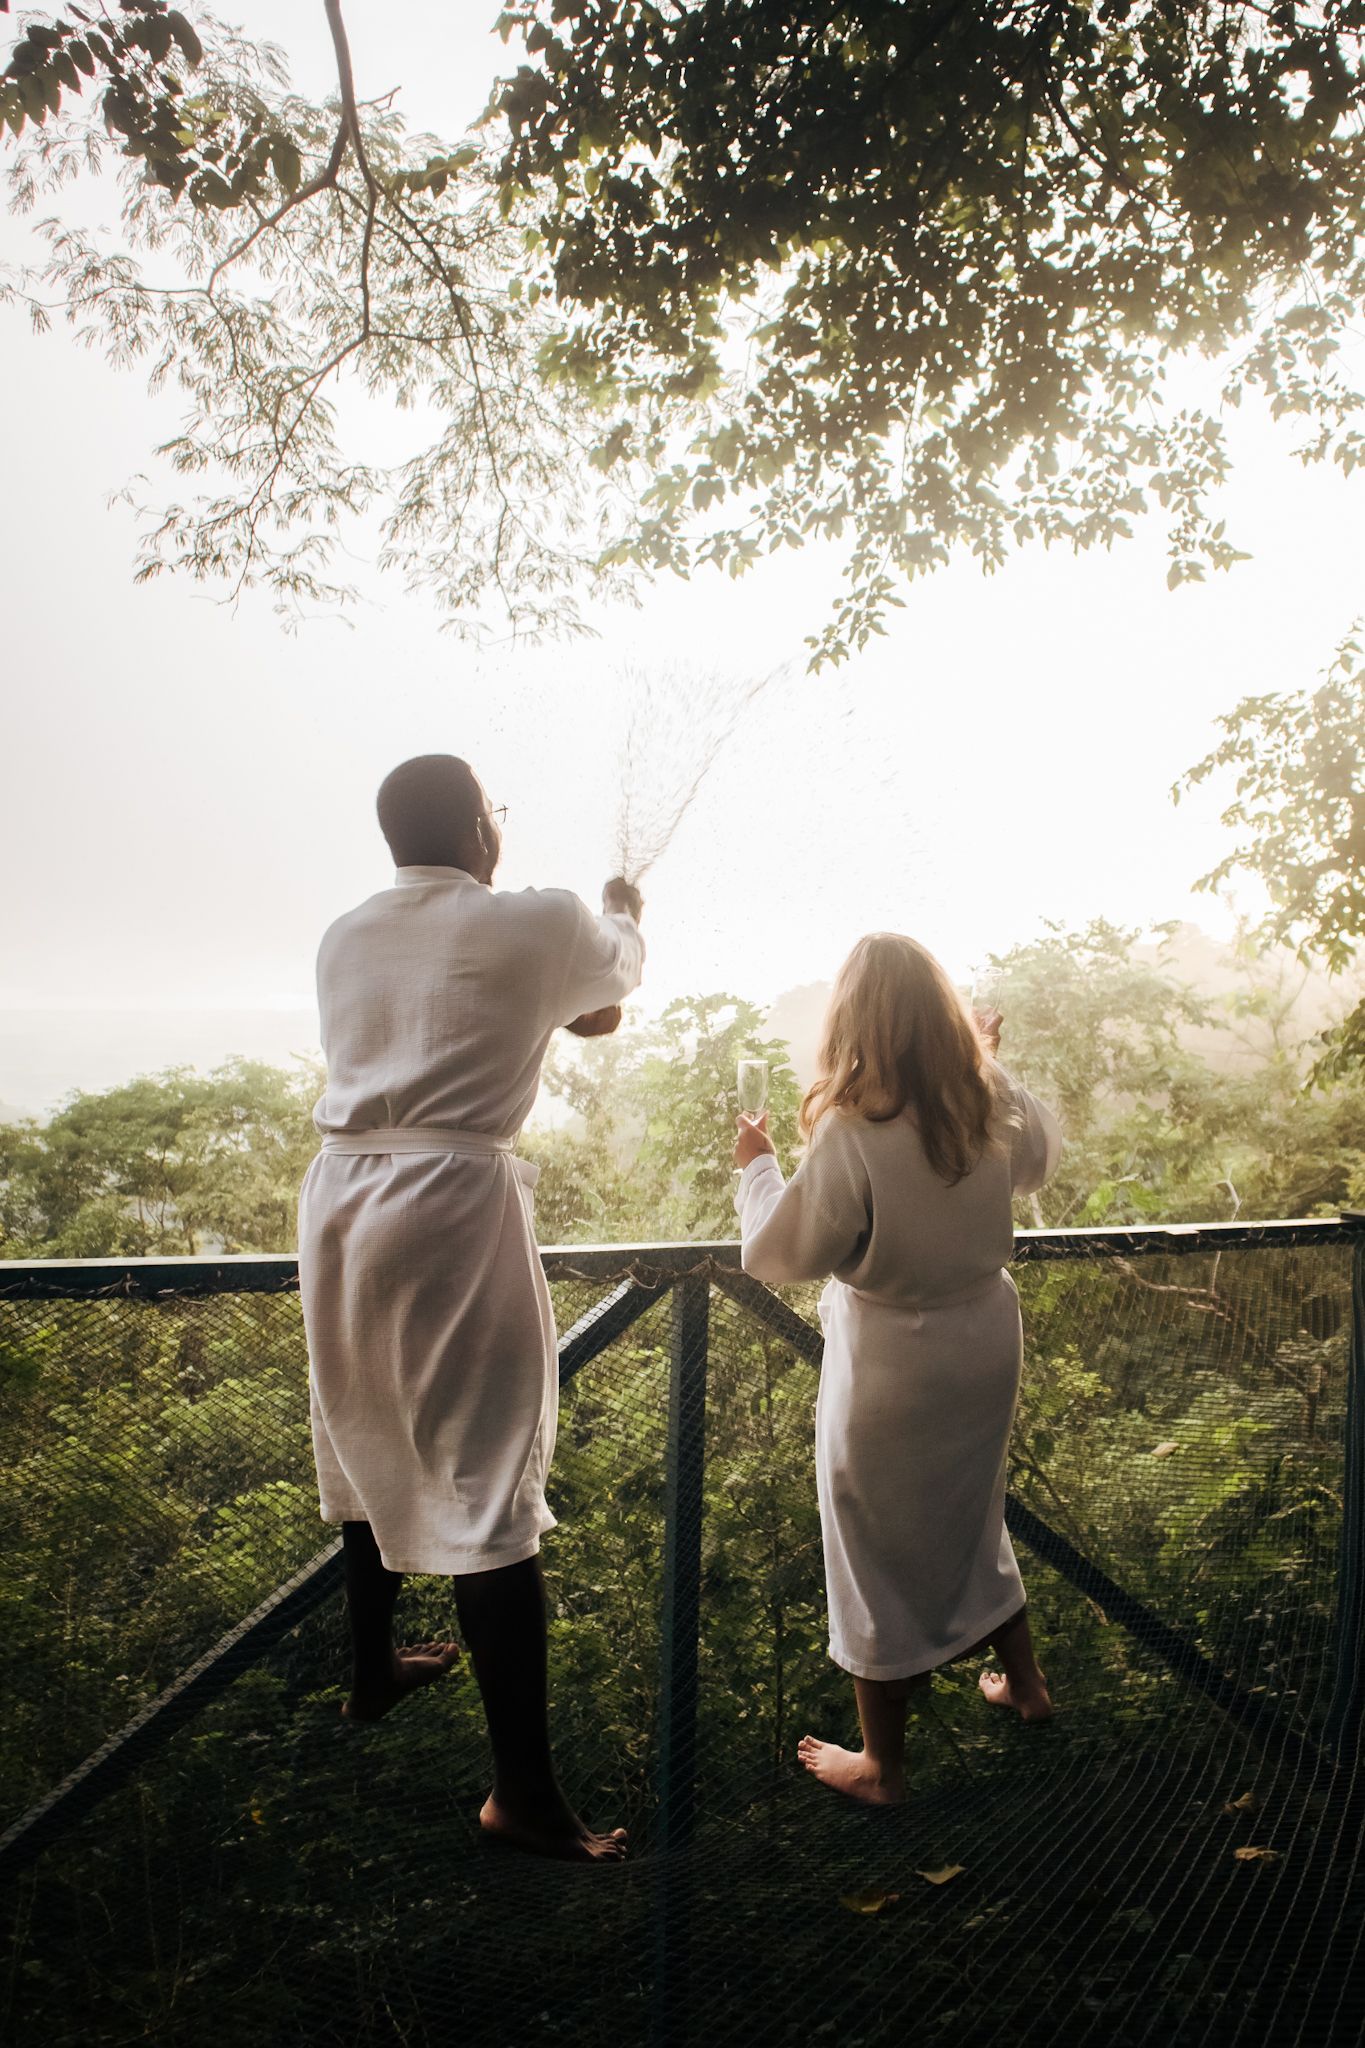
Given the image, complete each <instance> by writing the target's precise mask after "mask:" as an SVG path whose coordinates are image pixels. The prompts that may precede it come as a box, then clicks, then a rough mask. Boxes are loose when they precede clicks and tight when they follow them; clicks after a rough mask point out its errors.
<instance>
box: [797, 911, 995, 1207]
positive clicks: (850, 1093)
mask: <svg viewBox="0 0 1365 2048" xmlns="http://www.w3.org/2000/svg"><path fill="white" fill-rule="evenodd" d="M836 1109H837V1110H843V1111H844V1112H845V1113H846V1114H848V1115H851V1116H860V1117H866V1118H867V1120H868V1122H869V1123H887V1122H889V1121H890V1120H891V1119H892V1118H893V1117H898V1116H901V1115H903V1114H904V1113H905V1112H906V1111H907V1110H908V1111H909V1112H910V1114H911V1115H912V1116H913V1117H914V1120H915V1124H916V1126H917V1128H918V1130H919V1135H920V1142H921V1144H922V1145H923V1146H924V1151H925V1155H926V1157H927V1158H928V1161H929V1164H930V1166H932V1168H933V1169H934V1172H935V1173H936V1174H938V1176H939V1178H940V1179H941V1180H945V1181H947V1182H948V1184H949V1186H950V1187H951V1186H952V1185H953V1184H954V1183H955V1182H957V1181H960V1180H961V1179H962V1178H963V1176H964V1175H965V1174H968V1173H970V1172H971V1170H972V1168H973V1167H974V1166H975V1165H976V1163H977V1161H978V1160H979V1159H980V1158H981V1156H982V1154H983V1153H984V1152H986V1151H987V1150H990V1149H992V1148H993V1146H994V1143H995V1138H994V1135H993V1125H994V1123H995V1120H996V1112H997V1103H996V1092H995V1089H994V1087H993V1086H992V1083H991V1078H990V1069H989V1067H988V1065H987V1055H986V1048H985V1046H984V1044H983V1043H982V1039H981V1035H980V1033H979V1031H978V1030H977V1028H976V1023H975V1020H974V1019H973V1017H972V1014H971V1012H970V1010H969V1009H968V1008H967V1005H966V1004H965V1003H964V1002H963V1000H962V997H961V996H960V995H959V994H958V992H957V990H956V989H955V988H954V986H953V984H952V982H951V981H950V980H949V979H948V976H947V975H946V974H945V973H944V971H943V969H942V968H941V967H940V966H939V964H938V961H937V960H935V958H934V956H933V954H932V953H931V952H929V950H928V949H927V947H924V946H921V945H919V944H918V942H917V941H916V940H914V939H906V938H902V937H901V935H900V934H899V933H898V932H870V933H869V934H868V936H867V937H866V938H865V939H859V941H858V943H857V945H856V946H855V947H854V948H853V951H852V952H851V953H850V954H849V956H848V958H847V960H845V962H844V964H843V966H842V967H841V968H840V969H839V975H838V979H837V980H836V981H835V984H834V993H833V995H832V996H831V997H830V1003H829V1010H828V1012H827V1014H826V1017H825V1032H824V1040H823V1043H822V1044H821V1047H820V1078H819V1079H818V1080H817V1081H816V1082H815V1084H814V1086H813V1087H811V1088H810V1089H808V1090H807V1092H806V1098H805V1100H804V1102H803V1103H802V1104H801V1132H802V1136H803V1137H805V1138H807V1139H809V1138H810V1137H811V1136H812V1134H813V1133H814V1131H815V1127H816V1125H817V1124H818V1123H819V1122H820V1119H821V1118H822V1117H824V1116H828V1115H829V1113H830V1111H831V1110H836Z"/></svg>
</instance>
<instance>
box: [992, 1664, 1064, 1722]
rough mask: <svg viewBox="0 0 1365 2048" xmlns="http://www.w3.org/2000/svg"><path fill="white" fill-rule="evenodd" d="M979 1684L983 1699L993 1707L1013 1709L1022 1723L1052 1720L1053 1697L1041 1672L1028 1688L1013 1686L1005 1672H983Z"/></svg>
mask: <svg viewBox="0 0 1365 2048" xmlns="http://www.w3.org/2000/svg"><path fill="white" fill-rule="evenodd" d="M977 1683H978V1684H979V1685H980V1687H981V1695H982V1698H983V1699H986V1700H989V1701H990V1703H991V1705H992V1706H993V1707H1013V1708H1014V1710H1015V1712H1016V1713H1017V1714H1018V1716H1019V1718H1020V1720H1021V1721H1050V1720H1051V1719H1052V1695H1051V1693H1050V1692H1049V1691H1048V1689H1047V1680H1046V1679H1045V1678H1044V1676H1043V1674H1042V1672H1041V1671H1040V1672H1039V1673H1038V1676H1037V1679H1036V1680H1035V1681H1034V1683H1033V1684H1031V1685H1028V1686H1022V1685H1020V1686H1014V1685H1011V1684H1010V1682H1009V1680H1008V1679H1007V1678H1006V1676H1005V1674H1004V1672H1003V1671H983V1672H982V1674H981V1677H980V1678H979V1680H978V1681H977Z"/></svg>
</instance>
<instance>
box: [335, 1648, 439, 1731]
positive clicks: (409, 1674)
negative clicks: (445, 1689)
mask: <svg viewBox="0 0 1365 2048" xmlns="http://www.w3.org/2000/svg"><path fill="white" fill-rule="evenodd" d="M459 1654H460V1646H459V1644H458V1643H414V1644H413V1645H412V1646H411V1648H409V1649H403V1650H395V1651H394V1653H393V1669H392V1670H391V1671H390V1672H388V1673H387V1674H386V1675H385V1676H384V1677H383V1678H382V1679H380V1680H379V1681H378V1682H377V1683H372V1682H370V1681H368V1680H367V1681H366V1682H365V1683H364V1684H363V1685H362V1684H359V1683H357V1684H356V1685H354V1686H353V1687H352V1689H351V1697H350V1698H349V1699H348V1700H347V1702H346V1704H345V1706H344V1707H343V1708H342V1710H341V1711H342V1713H343V1714H344V1715H345V1717H346V1719H347V1720H348V1721H382V1720H383V1718H384V1716H385V1714H387V1713H388V1711H389V1708H390V1707H396V1706H397V1705H398V1702H399V1701H400V1700H402V1699H406V1698H407V1696H408V1694H409V1693H410V1692H416V1691H417V1689H418V1687H419V1686H423V1685H432V1684H434V1682H435V1681H436V1680H437V1679H438V1678H444V1677H445V1675H446V1673H447V1671H449V1669H450V1667H451V1665H452V1664H453V1663H454V1662H455V1661H456V1659H457V1658H458V1657H459Z"/></svg>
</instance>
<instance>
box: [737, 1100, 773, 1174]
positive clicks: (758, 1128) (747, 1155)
mask: <svg viewBox="0 0 1365 2048" xmlns="http://www.w3.org/2000/svg"><path fill="white" fill-rule="evenodd" d="M737 1121H738V1125H739V1136H738V1137H737V1138H736V1139H735V1165H736V1166H737V1167H739V1168H740V1170H741V1172H742V1171H743V1169H744V1168H745V1167H746V1166H747V1165H748V1164H749V1162H750V1160H752V1159H761V1158H762V1156H763V1154H764V1153H765V1152H771V1153H772V1154H773V1156H774V1157H776V1155H777V1147H776V1145H774V1143H773V1141H772V1139H771V1138H770V1137H769V1136H768V1112H767V1110H766V1109H765V1110H764V1112H763V1114H762V1116H742V1117H740V1118H738V1119H737Z"/></svg>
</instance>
